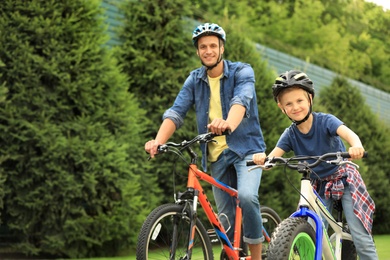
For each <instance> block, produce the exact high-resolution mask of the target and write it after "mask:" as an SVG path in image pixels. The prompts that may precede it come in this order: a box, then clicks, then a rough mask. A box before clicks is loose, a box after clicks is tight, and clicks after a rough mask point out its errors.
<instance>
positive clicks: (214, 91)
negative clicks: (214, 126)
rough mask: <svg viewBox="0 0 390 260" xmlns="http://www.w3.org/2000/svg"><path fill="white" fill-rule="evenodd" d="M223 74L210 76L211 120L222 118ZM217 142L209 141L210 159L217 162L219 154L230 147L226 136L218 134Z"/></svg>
mask: <svg viewBox="0 0 390 260" xmlns="http://www.w3.org/2000/svg"><path fill="white" fill-rule="evenodd" d="M222 75H223V74H221V75H220V76H219V77H216V78H211V77H208V80H209V85H210V111H209V122H211V121H213V119H215V118H222V105H221V93H220V89H221V84H220V82H221V81H220V79H221V77H222ZM214 140H216V141H217V143H216V142H210V143H208V158H207V159H208V161H209V162H215V161H216V160H217V159H218V156H219V155H220V154H221V153H222V151H223V150H225V149H226V148H228V145H227V143H226V136H224V135H222V136H217V137H215V138H214Z"/></svg>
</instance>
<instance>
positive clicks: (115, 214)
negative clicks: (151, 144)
mask: <svg viewBox="0 0 390 260" xmlns="http://www.w3.org/2000/svg"><path fill="white" fill-rule="evenodd" d="M99 5H100V2H99V1H87V2H86V1H81V0H64V1H55V0H48V1H39V0H31V1H27V2H26V1H22V0H16V1H14V0H5V1H2V4H1V9H0V36H1V37H0V60H1V61H2V64H1V65H2V66H0V86H3V84H5V85H6V86H7V88H8V89H9V92H8V93H7V94H6V96H5V100H4V102H1V103H0V122H1V123H0V127H1V130H0V131H1V133H2V134H1V136H0V147H1V149H0V174H1V176H0V183H2V185H1V186H0V188H1V197H2V198H3V203H1V204H0V206H1V218H2V226H6V227H7V228H8V230H7V232H8V235H12V236H14V237H15V239H16V243H15V244H14V246H15V248H16V250H17V252H20V253H23V254H26V255H40V256H43V255H45V256H49V255H51V256H57V257H71V258H77V257H92V256H107V255H115V254H117V253H118V252H119V250H121V249H123V248H127V247H128V246H129V244H130V243H131V242H132V241H133V242H134V240H135V235H134V226H139V223H141V222H142V221H143V219H142V216H139V215H137V214H134V212H137V211H138V210H139V207H140V205H141V206H142V203H144V202H143V201H142V200H143V198H142V196H140V195H139V191H140V188H141V187H140V185H139V179H140V176H141V173H142V171H141V170H140V169H141V162H140V159H141V158H142V157H141V155H143V153H142V149H141V143H140V138H139V134H140V132H141V130H142V129H143V128H144V127H145V126H144V120H141V119H142V118H143V117H144V116H145V112H144V110H143V109H140V108H139V106H138V103H137V100H136V99H135V97H134V96H133V95H131V94H129V93H128V91H127V88H128V85H127V80H128V78H127V77H126V75H125V74H123V73H121V72H120V70H119V67H118V65H117V63H116V61H115V59H113V58H112V57H111V55H110V51H109V50H108V49H106V48H104V47H103V46H104V44H105V42H106V41H107V37H106V32H105V29H104V25H103V23H102V19H101V17H102V13H101V10H100V8H99ZM1 92H3V91H1ZM2 97H3V96H2ZM136 115H139V117H138V116H136Z"/></svg>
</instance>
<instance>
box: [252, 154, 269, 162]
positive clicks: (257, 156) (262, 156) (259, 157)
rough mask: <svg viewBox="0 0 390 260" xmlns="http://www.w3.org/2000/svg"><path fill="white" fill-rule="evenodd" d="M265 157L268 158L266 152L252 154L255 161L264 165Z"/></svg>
mask: <svg viewBox="0 0 390 260" xmlns="http://www.w3.org/2000/svg"><path fill="white" fill-rule="evenodd" d="M265 158H267V155H266V154H265V153H256V154H254V155H253V156H252V160H253V162H254V163H256V164H260V165H264V163H265Z"/></svg>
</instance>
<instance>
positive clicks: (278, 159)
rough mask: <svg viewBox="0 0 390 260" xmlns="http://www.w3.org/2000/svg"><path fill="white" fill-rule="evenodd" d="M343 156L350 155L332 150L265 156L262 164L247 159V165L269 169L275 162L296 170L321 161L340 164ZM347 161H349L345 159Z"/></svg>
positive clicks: (348, 156)
mask: <svg viewBox="0 0 390 260" xmlns="http://www.w3.org/2000/svg"><path fill="white" fill-rule="evenodd" d="M367 156H368V153H367V152H364V154H363V158H366V157H367ZM328 158H336V159H334V160H326V159H328ZM345 158H351V155H350V154H349V153H348V152H334V153H326V154H323V155H318V156H297V157H291V158H283V157H272V158H268V157H267V158H266V162H265V164H264V165H257V164H255V163H254V162H253V161H252V160H251V161H247V162H246V165H247V166H252V165H255V167H253V168H258V167H259V168H263V169H269V168H272V167H274V166H276V164H277V163H279V164H280V165H286V166H287V167H288V168H290V169H293V170H298V168H299V167H302V166H304V167H305V168H314V167H316V166H317V165H319V164H320V163H322V162H325V163H329V164H335V165H340V164H342V163H343V162H345V161H344V160H343V159H345ZM305 160H315V161H314V162H313V163H307V162H306V161H305ZM297 161H298V163H291V162H297ZM302 161H304V162H302ZM346 162H349V161H346Z"/></svg>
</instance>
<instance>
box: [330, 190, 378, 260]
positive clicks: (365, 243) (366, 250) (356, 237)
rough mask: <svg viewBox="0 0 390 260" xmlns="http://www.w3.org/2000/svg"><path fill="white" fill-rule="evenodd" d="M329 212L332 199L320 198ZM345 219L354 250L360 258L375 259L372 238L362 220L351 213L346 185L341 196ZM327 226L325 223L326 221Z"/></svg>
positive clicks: (350, 199)
mask: <svg viewBox="0 0 390 260" xmlns="http://www.w3.org/2000/svg"><path fill="white" fill-rule="evenodd" d="M322 199H323V201H324V203H325V205H326V208H327V209H328V210H329V212H332V211H331V210H332V209H333V200H332V199H325V198H322ZM341 203H342V204H343V211H344V215H345V219H346V220H347V223H348V227H349V230H350V231H351V235H352V240H353V243H354V244H355V247H356V252H357V253H358V255H359V259H360V260H377V259H378V255H377V252H376V248H375V244H374V240H373V238H372V236H371V234H369V233H368V232H367V230H366V229H365V228H364V226H363V224H362V222H361V221H360V220H359V218H358V217H356V215H355V213H353V204H352V196H351V192H350V189H349V186H348V185H345V187H344V194H343V196H342V198H341ZM326 226H327V223H326Z"/></svg>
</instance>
